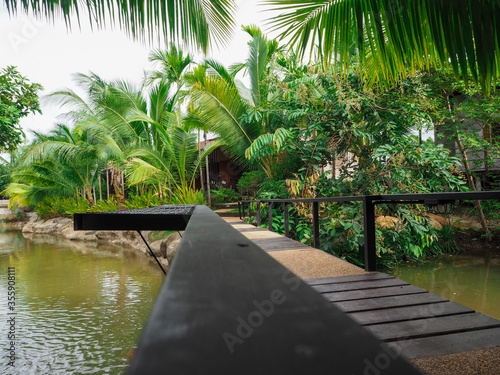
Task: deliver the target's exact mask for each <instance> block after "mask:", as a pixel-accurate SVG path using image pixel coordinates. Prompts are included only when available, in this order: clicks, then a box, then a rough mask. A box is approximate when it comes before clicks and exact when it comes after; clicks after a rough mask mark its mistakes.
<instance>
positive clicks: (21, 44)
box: [0, 0, 268, 138]
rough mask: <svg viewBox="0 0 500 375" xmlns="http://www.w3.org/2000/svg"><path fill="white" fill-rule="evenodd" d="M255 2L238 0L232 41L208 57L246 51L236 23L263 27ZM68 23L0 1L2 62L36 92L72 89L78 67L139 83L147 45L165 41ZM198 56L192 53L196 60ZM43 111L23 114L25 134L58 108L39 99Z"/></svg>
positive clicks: (42, 128)
mask: <svg viewBox="0 0 500 375" xmlns="http://www.w3.org/2000/svg"><path fill="white" fill-rule="evenodd" d="M257 4H258V2H257V1H248V0H247V1H244V0H240V1H238V5H239V9H238V14H237V18H236V24H237V25H238V26H237V27H236V33H235V34H234V37H233V41H232V43H231V44H230V45H229V46H228V47H226V48H224V49H223V50H221V51H214V52H213V53H212V54H211V57H213V58H215V59H217V60H219V61H221V62H222V63H223V64H224V65H225V66H229V65H230V64H232V63H234V62H240V61H243V60H244V59H245V58H246V57H247V54H248V49H247V41H248V40H249V37H248V35H247V34H246V33H244V32H242V31H241V27H240V25H248V24H257V25H259V26H260V27H261V29H262V30H263V31H265V26H264V22H263V20H264V19H266V18H267V17H268V13H266V12H264V13H262V7H261V6H258V5H257ZM72 25H73V29H72V30H70V31H68V30H67V28H66V26H65V24H64V21H63V20H62V19H61V20H56V21H54V22H49V21H46V20H44V19H37V18H35V17H33V16H29V15H25V14H18V15H17V16H15V17H10V16H9V15H8V13H7V10H6V8H5V6H4V3H3V1H0V51H1V53H0V68H5V67H7V66H8V65H14V66H16V67H18V70H19V72H20V73H21V74H22V75H23V76H25V77H27V78H28V79H29V80H30V81H31V82H36V83H40V84H41V85H42V86H43V87H44V91H43V92H41V93H40V96H43V95H46V94H48V93H51V92H53V91H56V90H60V89H66V88H71V89H73V90H75V89H76V86H75V85H74V83H73V81H72V74H73V73H77V72H78V73H88V72H90V71H91V72H93V73H96V74H97V75H99V76H100V77H102V78H103V79H105V80H112V79H125V80H128V81H131V82H136V83H138V82H140V80H141V79H142V77H143V73H144V71H145V70H149V69H151V68H152V65H151V64H150V63H149V62H148V55H149V51H150V50H151V49H153V48H158V47H160V48H163V47H164V46H159V45H157V44H147V45H146V44H141V42H134V41H133V40H132V39H131V38H129V37H127V35H126V34H125V33H124V32H122V31H120V30H118V29H116V30H114V31H111V30H104V31H93V32H92V31H91V30H90V27H89V25H88V24H87V23H85V22H84V21H82V27H81V29H79V28H78V25H77V23H76V22H74V23H72ZM195 56H196V55H195ZM201 59H202V56H196V57H195V60H196V61H201ZM42 112H43V115H38V114H37V115H31V116H29V117H27V118H24V119H22V120H21V126H22V127H23V129H24V131H25V133H26V135H27V137H28V138H30V133H31V132H30V130H35V131H37V132H42V133H45V132H47V131H49V130H50V129H52V128H53V125H54V123H56V122H57V119H56V117H57V115H58V114H60V113H61V110H60V109H59V108H57V107H55V106H49V105H47V104H45V103H43V102H42Z"/></svg>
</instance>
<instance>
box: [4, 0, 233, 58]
mask: <svg viewBox="0 0 500 375" xmlns="http://www.w3.org/2000/svg"><path fill="white" fill-rule="evenodd" d="M4 3H5V5H6V6H7V9H8V11H9V13H10V14H15V13H16V12H18V11H19V10H22V11H25V12H28V11H32V12H33V13H34V14H35V15H37V16H44V17H47V18H49V19H52V18H54V17H56V16H59V15H62V16H63V17H64V20H65V22H66V24H67V25H68V26H70V25H71V21H72V19H76V21H78V23H79V22H80V21H81V20H82V19H83V18H85V17H88V19H89V21H90V24H91V25H92V26H95V27H98V28H102V27H104V26H105V25H108V24H109V25H117V26H119V27H120V28H122V29H123V30H125V31H126V32H127V33H128V34H130V35H132V36H134V37H136V38H141V39H143V40H144V39H149V40H153V39H155V38H157V39H160V40H162V39H164V40H165V41H167V42H168V41H181V40H182V41H184V42H185V43H187V44H189V45H190V46H191V47H199V48H201V49H202V50H203V51H206V50H207V48H208V47H209V46H210V43H211V42H212V43H213V41H214V40H215V41H218V42H225V41H226V40H227V39H228V37H229V35H230V32H231V30H232V28H233V25H234V20H233V18H234V11H235V2H234V0H210V1H205V0H160V1H158V0H150V1H146V2H123V1H114V0H106V1H89V2H80V1H77V0H69V1H68V0H37V1H31V2H19V1H17V0H4Z"/></svg>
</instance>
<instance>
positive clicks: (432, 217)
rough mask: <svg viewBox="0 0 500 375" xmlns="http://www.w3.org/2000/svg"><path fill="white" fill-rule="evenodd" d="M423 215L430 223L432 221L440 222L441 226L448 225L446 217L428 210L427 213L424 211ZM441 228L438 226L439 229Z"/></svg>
mask: <svg viewBox="0 0 500 375" xmlns="http://www.w3.org/2000/svg"><path fill="white" fill-rule="evenodd" d="M424 216H427V217H428V218H429V219H430V220H431V224H432V223H434V222H437V223H439V224H441V228H443V227H447V226H448V225H450V223H449V221H448V219H446V218H444V217H442V216H440V215H436V214H433V213H430V212H429V213H426V214H425V215H424ZM441 228H439V229H441Z"/></svg>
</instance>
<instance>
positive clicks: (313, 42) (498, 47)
mask: <svg viewBox="0 0 500 375" xmlns="http://www.w3.org/2000/svg"><path fill="white" fill-rule="evenodd" d="M263 3H264V4H265V5H267V6H270V7H271V8H272V10H273V11H279V15H278V16H275V17H274V18H272V19H271V22H270V24H271V26H272V29H273V30H278V31H279V32H280V37H281V38H283V39H286V40H287V41H288V42H289V43H290V44H291V45H294V46H296V47H298V50H299V51H300V53H301V54H302V55H303V54H305V53H309V54H310V56H314V57H319V58H322V59H323V60H324V61H325V62H327V63H329V62H331V61H332V62H333V63H334V64H336V65H337V66H338V67H340V68H341V69H342V70H344V71H347V70H348V69H349V65H350V64H351V63H352V60H351V57H352V55H353V52H354V53H356V54H357V55H358V56H359V61H360V66H361V68H362V70H361V71H363V70H364V75H365V78H366V79H367V80H368V81H369V82H370V83H372V84H380V85H383V86H388V85H392V84H393V83H394V82H396V81H398V80H400V79H401V78H403V77H405V76H406V75H407V74H408V73H415V72H416V71H418V70H423V69H424V70H427V69H429V68H432V67H437V66H441V67H451V69H452V70H453V72H454V73H455V76H456V77H457V78H458V77H459V76H460V75H461V77H462V78H463V79H464V80H465V81H466V82H467V80H468V78H469V76H471V77H472V79H473V81H474V82H477V83H479V84H480V85H481V87H482V88H483V91H484V92H485V93H486V94H488V93H489V92H490V90H491V88H492V87H495V85H496V83H495V82H496V80H497V78H498V74H499V72H500V38H499V37H498V36H499V35H500V23H499V22H498V20H499V19H500V2H499V1H497V0H453V1H448V0H266V1H264V2H263Z"/></svg>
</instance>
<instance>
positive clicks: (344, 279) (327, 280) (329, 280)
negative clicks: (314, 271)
mask: <svg viewBox="0 0 500 375" xmlns="http://www.w3.org/2000/svg"><path fill="white" fill-rule="evenodd" d="M379 279H394V276H391V275H388V274H386V273H382V272H376V273H366V274H361V275H350V276H337V277H322V278H319V279H309V280H305V282H306V283H307V284H309V285H321V284H337V283H350V282H353V281H368V280H379Z"/></svg>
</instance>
